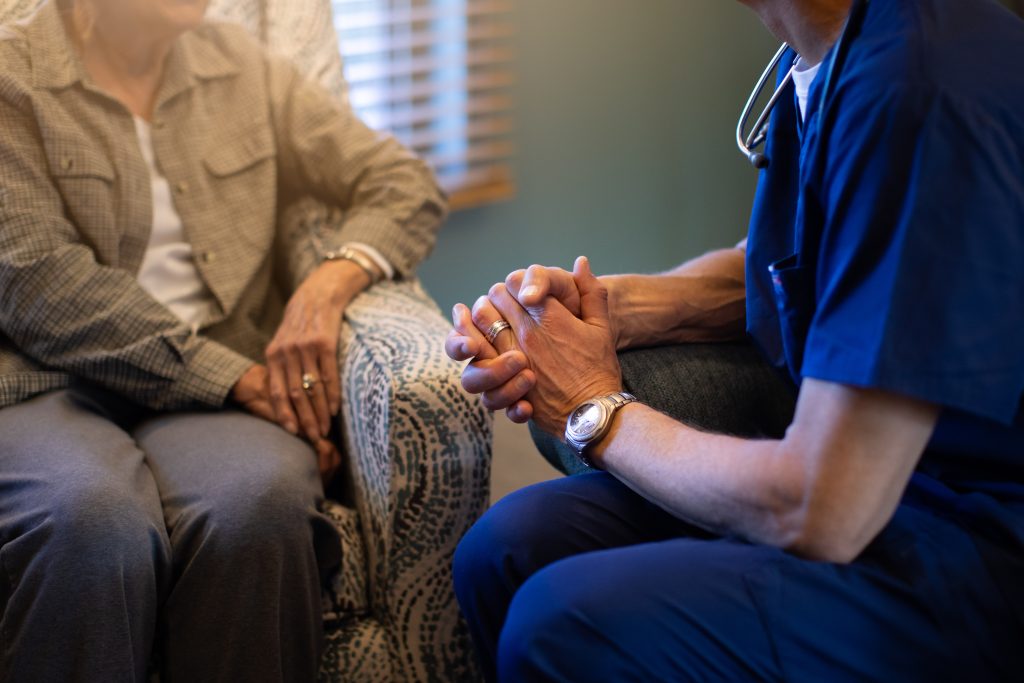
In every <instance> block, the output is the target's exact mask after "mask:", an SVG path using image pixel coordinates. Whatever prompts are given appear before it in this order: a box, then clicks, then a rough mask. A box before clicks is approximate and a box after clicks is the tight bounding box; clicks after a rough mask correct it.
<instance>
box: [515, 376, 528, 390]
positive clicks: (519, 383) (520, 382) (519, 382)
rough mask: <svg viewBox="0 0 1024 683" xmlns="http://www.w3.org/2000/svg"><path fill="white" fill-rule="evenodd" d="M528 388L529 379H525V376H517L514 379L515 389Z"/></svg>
mask: <svg viewBox="0 0 1024 683" xmlns="http://www.w3.org/2000/svg"><path fill="white" fill-rule="evenodd" d="M529 388H530V380H528V379H526V378H525V377H518V378H517V379H516V389H519V390H520V391H526V390H527V389H529Z"/></svg>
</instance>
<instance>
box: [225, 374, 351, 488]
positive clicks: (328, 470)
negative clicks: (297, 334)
mask: <svg viewBox="0 0 1024 683" xmlns="http://www.w3.org/2000/svg"><path fill="white" fill-rule="evenodd" d="M269 379H270V375H269V373H268V372H267V368H266V367H264V366H263V365H259V364H256V365H253V366H252V367H251V368H249V369H248V370H246V371H245V374H243V375H242V376H241V377H240V378H239V380H238V381H237V382H235V386H234V387H232V388H231V398H232V399H233V400H234V401H235V402H237V403H239V404H241V406H242V407H243V408H245V409H246V410H247V411H249V412H250V413H252V414H253V415H255V416H256V417H261V418H263V419H264V420H267V421H268V422H276V416H275V415H274V408H273V406H272V405H271V403H270V387H269ZM313 450H314V452H315V453H316V459H317V469H318V470H319V471H320V478H321V480H322V481H323V483H324V486H327V484H329V483H330V481H331V479H333V478H334V475H335V474H337V472H338V468H339V467H340V466H341V453H339V452H338V447H337V446H335V445H334V443H333V442H332V441H331V440H330V439H318V440H317V441H316V442H314V443H313Z"/></svg>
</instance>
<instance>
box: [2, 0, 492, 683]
mask: <svg viewBox="0 0 1024 683" xmlns="http://www.w3.org/2000/svg"><path fill="white" fill-rule="evenodd" d="M40 4H41V0H0V24H2V23H6V22H8V21H14V20H17V19H20V18H23V17H25V16H27V15H29V14H31V12H32V11H33V10H34V9H35V8H36V7H38V6H39V5H40ZM209 15H210V16H211V17H213V18H218V19H223V20H228V21H234V22H237V23H240V24H242V25H243V26H246V27H247V28H248V29H249V30H250V31H251V32H252V33H253V34H254V35H256V36H258V37H259V38H260V39H261V40H262V41H263V43H264V44H265V45H266V46H267V48H268V49H269V50H271V51H272V52H275V53H278V54H282V55H285V56H288V57H289V58H291V59H292V60H293V61H294V62H295V63H296V64H297V65H298V66H299V68H300V69H302V71H303V72H304V73H306V74H307V75H309V76H310V77H311V78H314V79H316V80H318V81H320V82H321V83H322V84H323V85H324V86H325V87H327V88H328V89H329V90H330V91H331V92H332V93H334V94H335V96H337V97H338V98H340V99H344V98H345V97H346V88H345V83H344V79H343V77H342V64H341V58H340V55H339V52H338V48H337V41H336V34H335V32H334V26H333V22H332V14H331V7H330V0H211V6H210V10H209ZM338 217H339V216H338V212H337V211H329V210H328V209H327V208H326V207H323V206H319V205H317V204H315V203H314V202H311V201H305V202H300V203H299V204H298V205H296V206H294V207H291V208H290V209H289V210H287V211H286V212H285V214H284V215H283V216H282V227H283V228H284V229H286V230H288V231H299V232H298V233H297V236H298V235H308V234H309V232H310V230H311V229H316V228H317V227H318V225H317V224H318V222H320V221H328V220H337V219H338ZM315 263H316V255H315V252H314V250H313V247H312V245H309V247H308V248H307V249H306V250H305V251H303V252H300V253H298V254H296V255H294V256H293V258H292V260H291V262H290V263H288V264H287V266H288V268H289V270H290V271H291V272H292V275H293V277H301V276H302V275H303V274H304V273H306V272H308V271H309V270H310V269H311V268H313V267H314V265H315ZM447 329H448V324H447V323H446V321H445V319H444V318H443V317H442V316H441V314H440V311H439V310H438V308H437V306H436V305H435V304H434V302H433V301H432V300H431V299H430V297H429V296H428V295H427V294H426V293H425V292H424V291H423V288H422V287H421V286H420V284H419V283H418V282H416V281H414V280H413V281H404V282H387V283H381V284H378V285H376V286H374V287H373V288H371V289H370V290H368V291H367V292H365V293H363V294H362V295H360V296H359V297H358V298H356V299H355V301H353V302H352V304H351V305H350V306H349V309H348V310H347V311H346V313H345V324H344V325H343V328H342V334H341V351H340V353H341V355H342V363H341V366H342V388H343V393H344V401H343V408H342V415H341V417H340V418H339V419H340V420H341V424H340V427H341V429H340V433H342V434H343V443H342V444H341V445H342V447H343V452H344V459H345V466H344V472H343V474H342V475H341V476H342V481H343V486H342V490H343V493H342V494H340V495H339V496H338V497H339V498H341V499H342V500H337V501H336V500H329V501H327V503H326V506H325V512H326V513H327V514H328V515H329V516H330V517H331V518H332V519H333V520H334V521H335V523H336V526H337V527H338V530H339V531H340V533H341V536H342V551H343V552H342V556H343V561H342V568H341V570H340V571H339V572H338V573H337V574H336V575H335V576H334V577H333V579H332V581H331V586H330V589H329V590H325V592H324V618H325V621H326V625H327V629H328V636H327V637H328V647H327V651H326V653H325V656H324V660H323V663H322V667H321V672H320V679H321V681H329V682H332V683H333V682H340V681H346V682H347V681H410V682H412V681H439V682H446V683H447V682H450V681H466V680H474V679H476V678H477V677H478V676H477V671H476V666H475V664H474V660H473V657H472V654H471V649H470V642H469V636H468V633H467V631H466V628H465V624H464V623H463V622H462V619H461V617H460V616H459V612H458V606H457V605H456V603H455V597H454V594H453V593H452V585H451V559H452V554H453V552H454V550H455V545H456V543H457V542H458V540H459V539H460V538H461V537H462V535H463V534H464V533H465V531H466V530H467V529H468V528H469V526H470V525H471V524H472V523H473V522H474V521H475V520H476V519H477V517H479V515H480V514H481V513H482V512H483V510H484V508H485V506H486V505H487V500H488V481H489V476H490V456H491V417H490V415H489V413H488V412H487V411H485V410H484V409H483V408H482V406H481V405H480V403H479V401H477V400H476V399H475V398H471V397H469V396H468V395H466V394H465V393H464V392H463V391H462V390H461V389H460V388H459V381H458V378H459V373H460V367H459V366H458V365H457V364H455V363H453V362H451V361H449V360H448V359H447V358H446V357H445V356H444V353H443V350H442V344H443V340H444V335H445V334H446V332H447ZM241 571H244V569H242V570H241ZM254 597H255V596H254Z"/></svg>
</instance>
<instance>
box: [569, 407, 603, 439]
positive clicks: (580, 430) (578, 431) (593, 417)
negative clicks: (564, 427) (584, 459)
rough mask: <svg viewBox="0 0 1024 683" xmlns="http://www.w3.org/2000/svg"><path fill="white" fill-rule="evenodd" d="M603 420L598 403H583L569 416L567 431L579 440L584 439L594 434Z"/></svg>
mask: <svg viewBox="0 0 1024 683" xmlns="http://www.w3.org/2000/svg"><path fill="white" fill-rule="evenodd" d="M603 418H604V409H603V406H601V404H600V403H584V404H583V405H581V406H580V407H578V408H576V410H574V411H573V413H572V415H570V416H569V429H571V430H572V432H573V434H574V435H575V436H576V437H577V438H579V439H586V438H587V437H588V436H590V435H591V434H593V433H594V431H595V430H596V429H597V428H598V426H599V425H600V424H601V421H602V420H603Z"/></svg>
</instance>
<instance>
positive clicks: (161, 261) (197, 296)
mask: <svg viewBox="0 0 1024 683" xmlns="http://www.w3.org/2000/svg"><path fill="white" fill-rule="evenodd" d="M135 131H136V133H137V134H138V136H139V147H140V148H141V150H142V158H143V159H145V160H146V165H147V166H149V176H150V180H151V184H152V187H153V190H152V194H153V229H152V231H151V232H150V234H149V244H148V245H147V246H146V255H145V256H144V257H143V259H142V266H141V267H140V268H139V276H138V278H139V284H141V285H142V288H143V289H145V290H146V291H147V292H149V294H150V295H151V296H152V297H153V298H154V299H156V300H157V301H159V302H160V303H162V304H163V305H164V306H166V307H167V308H169V309H170V310H171V312H172V313H174V315H176V316H178V318H180V319H181V320H182V321H183V322H185V323H187V324H189V325H191V326H193V327H199V326H201V325H202V324H203V323H204V322H205V321H206V320H208V319H209V318H210V316H211V314H212V313H213V312H214V311H215V310H216V306H217V303H216V301H215V300H214V298H213V294H212V293H211V292H210V290H209V288H208V287H207V286H206V283H204V282H203V280H202V278H200V277H199V271H198V270H196V265H195V261H194V260H193V259H192V245H191V244H189V243H188V241H187V240H186V238H185V228H184V226H183V225H182V222H181V216H179V215H178V212H177V211H176V210H175V208H174V202H173V201H172V199H171V186H170V184H169V183H168V182H167V178H165V177H164V176H163V174H162V173H160V170H159V169H158V168H157V165H156V155H155V154H154V153H153V139H152V135H151V131H150V127H149V124H148V123H146V121H144V120H143V119H140V118H139V117H137V116H136V117H135Z"/></svg>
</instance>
